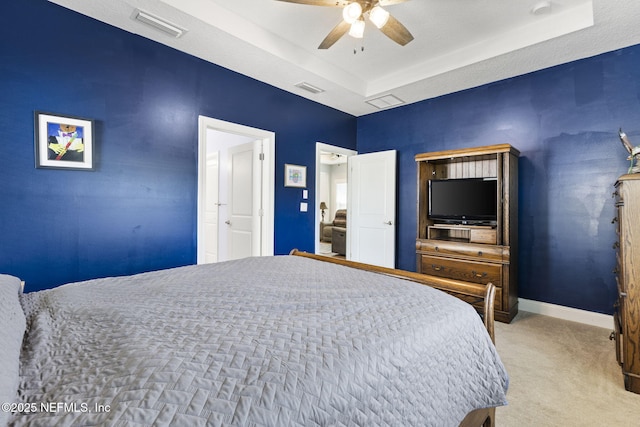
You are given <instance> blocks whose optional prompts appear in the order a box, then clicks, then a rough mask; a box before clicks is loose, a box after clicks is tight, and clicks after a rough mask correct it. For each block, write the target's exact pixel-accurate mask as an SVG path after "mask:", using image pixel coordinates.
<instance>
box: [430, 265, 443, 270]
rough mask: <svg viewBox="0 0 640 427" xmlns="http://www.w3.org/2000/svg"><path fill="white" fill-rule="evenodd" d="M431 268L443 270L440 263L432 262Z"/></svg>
mask: <svg viewBox="0 0 640 427" xmlns="http://www.w3.org/2000/svg"><path fill="white" fill-rule="evenodd" d="M431 268H432V269H434V270H435V271H441V270H442V267H441V266H439V265H435V264H431Z"/></svg>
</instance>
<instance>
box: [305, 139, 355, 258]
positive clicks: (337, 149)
mask: <svg viewBox="0 0 640 427" xmlns="http://www.w3.org/2000/svg"><path fill="white" fill-rule="evenodd" d="M323 151H329V152H332V153H337V154H342V155H344V156H346V157H347V158H349V157H350V156H355V155H357V154H358V152H357V151H356V150H351V149H349V148H343V147H338V146H335V145H330V144H325V143H323V142H316V186H315V199H316V200H315V222H314V224H315V226H314V227H313V228H314V229H315V237H314V241H315V243H314V253H316V254H317V253H319V252H320V221H321V220H322V215H321V213H320V202H321V200H320V168H321V166H320V154H321V153H322V152H323ZM348 176H349V174H348V173H347V186H348V184H349V181H348ZM349 197H351V195H350V194H347V200H349ZM347 241H349V227H347Z"/></svg>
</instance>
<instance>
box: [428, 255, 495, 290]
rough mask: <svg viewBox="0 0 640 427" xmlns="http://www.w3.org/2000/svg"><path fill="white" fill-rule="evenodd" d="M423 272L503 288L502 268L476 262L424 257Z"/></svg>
mask: <svg viewBox="0 0 640 427" xmlns="http://www.w3.org/2000/svg"><path fill="white" fill-rule="evenodd" d="M421 261H422V265H421V267H422V270H421V272H422V273H424V274H430V275H432V276H438V277H446V278H450V279H457V280H464V281H466V282H473V283H483V284H487V283H489V282H491V283H493V284H494V285H495V286H496V287H497V288H501V287H502V266H501V265H500V264H489V263H484V262H474V261H459V260H455V259H450V258H444V257H434V256H429V255H422V260H421Z"/></svg>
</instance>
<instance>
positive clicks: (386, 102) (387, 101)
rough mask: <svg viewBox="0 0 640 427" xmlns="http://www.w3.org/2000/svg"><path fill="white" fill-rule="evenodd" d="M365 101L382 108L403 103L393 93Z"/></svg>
mask: <svg viewBox="0 0 640 427" xmlns="http://www.w3.org/2000/svg"><path fill="white" fill-rule="evenodd" d="M367 103H369V104H371V105H373V106H374V107H376V108H379V109H381V110H382V109H384V108H389V107H395V106H397V105H400V104H404V101H403V100H401V99H400V98H397V97H395V96H394V95H385V96H381V97H379V98H374V99H370V100H368V101H367Z"/></svg>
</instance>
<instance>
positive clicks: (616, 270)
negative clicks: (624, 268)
mask: <svg viewBox="0 0 640 427" xmlns="http://www.w3.org/2000/svg"><path fill="white" fill-rule="evenodd" d="M612 273H613V274H618V273H620V270H618V267H616V268H614V269H613V270H612Z"/></svg>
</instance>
